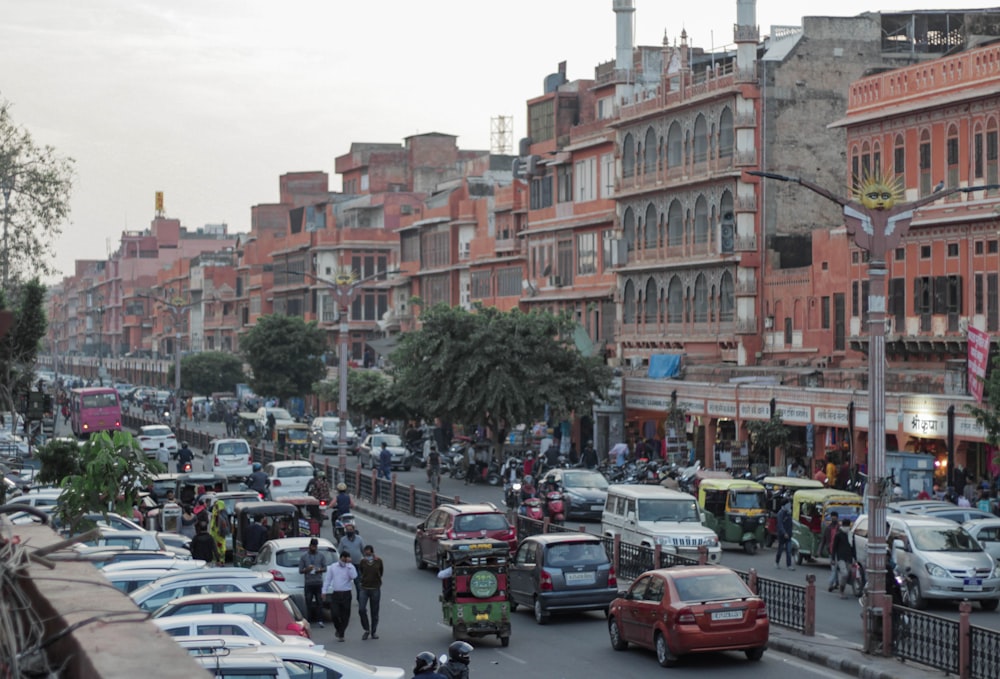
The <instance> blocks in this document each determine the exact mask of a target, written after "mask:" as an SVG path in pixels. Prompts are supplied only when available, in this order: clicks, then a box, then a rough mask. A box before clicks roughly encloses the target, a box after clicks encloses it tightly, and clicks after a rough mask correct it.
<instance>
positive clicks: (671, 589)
mask: <svg viewBox="0 0 1000 679" xmlns="http://www.w3.org/2000/svg"><path fill="white" fill-rule="evenodd" d="M608 633H609V636H610V637H611V647H612V648H613V649H615V650H616V651H624V650H625V649H627V648H628V645H629V644H635V645H636V646H641V647H643V648H649V649H653V650H654V651H655V652H656V660H657V662H659V663H660V665H661V666H663V667H671V666H673V665H675V664H677V661H678V659H679V658H680V656H682V655H687V654H690V653H701V652H706V651H725V650H733V651H743V652H744V653H745V654H746V657H747V659H748V660H760V659H761V658H762V657H763V656H764V650H765V649H766V648H767V640H768V635H769V633H770V625H769V620H768V617H767V607H766V606H765V605H764V600H763V599H761V598H760V597H759V596H757V595H756V594H754V593H753V592H752V591H750V588H749V587H747V585H746V583H745V582H743V579H742V578H741V577H740V576H739V575H738V574H737V573H735V572H734V571H732V570H730V569H728V568H726V567H725V566H718V565H706V566H673V567H672V568H664V569H660V570H653V571H647V572H645V573H643V574H642V575H640V576H639V578H638V579H637V580H636V581H635V582H634V583H633V584H632V586H631V587H630V588H629V589H628V591H627V592H624V593H623V594H622V596H620V597H619V598H617V599H615V600H614V601H613V602H612V603H611V610H610V612H609V613H608Z"/></svg>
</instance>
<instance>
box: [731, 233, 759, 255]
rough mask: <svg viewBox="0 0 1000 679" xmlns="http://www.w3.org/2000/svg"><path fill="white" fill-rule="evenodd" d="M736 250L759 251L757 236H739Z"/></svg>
mask: <svg viewBox="0 0 1000 679" xmlns="http://www.w3.org/2000/svg"><path fill="white" fill-rule="evenodd" d="M735 249H736V252H757V236H756V235H753V234H751V235H749V236H737V237H736V248H735Z"/></svg>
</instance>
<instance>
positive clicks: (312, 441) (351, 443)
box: [309, 417, 358, 453]
mask: <svg viewBox="0 0 1000 679" xmlns="http://www.w3.org/2000/svg"><path fill="white" fill-rule="evenodd" d="M346 426H347V432H346V433H347V450H348V451H349V452H352V453H353V452H357V448H358V434H357V432H355V431H354V425H353V424H351V423H350V422H348V423H347V425H346ZM339 439H340V418H339V417H317V418H315V419H314V420H313V421H312V424H310V425H309V445H310V446H311V447H312V449H313V451H314V452H317V453H335V452H337V449H338V445H339Z"/></svg>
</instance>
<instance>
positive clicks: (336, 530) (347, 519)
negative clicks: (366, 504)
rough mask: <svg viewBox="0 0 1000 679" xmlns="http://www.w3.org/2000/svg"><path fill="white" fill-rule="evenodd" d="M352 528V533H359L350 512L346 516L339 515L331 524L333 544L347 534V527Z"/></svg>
mask: <svg viewBox="0 0 1000 679" xmlns="http://www.w3.org/2000/svg"><path fill="white" fill-rule="evenodd" d="M349 525H350V526H354V532H355V533H360V532H361V531H359V530H358V526H357V523H355V519H354V514H351V513H350V512H348V513H346V514H341V515H340V516H338V517H337V519H336V520H335V521H334V522H333V539H334V541H335V542H339V541H340V538H342V537H344V535H346V534H347V526H349Z"/></svg>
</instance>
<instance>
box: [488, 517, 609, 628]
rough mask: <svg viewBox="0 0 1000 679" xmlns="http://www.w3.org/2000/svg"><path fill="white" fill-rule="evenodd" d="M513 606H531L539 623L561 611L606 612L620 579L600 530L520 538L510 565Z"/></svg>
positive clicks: (511, 601) (509, 589)
mask: <svg viewBox="0 0 1000 679" xmlns="http://www.w3.org/2000/svg"><path fill="white" fill-rule="evenodd" d="M507 591H508V595H509V596H510V607H511V610H516V609H517V607H518V606H519V605H520V606H528V607H530V608H532V610H533V611H534V615H535V622H537V623H538V624H539V625H543V624H545V622H546V621H547V620H548V618H549V615H550V614H551V613H555V612H562V611H604V612H605V613H607V611H608V607H609V606H610V605H611V602H612V601H614V600H615V599H616V598H617V597H618V580H617V579H616V578H615V570H614V568H612V566H611V560H610V559H608V555H607V553H606V552H605V551H604V543H603V542H602V541H601V538H600V537H598V536H597V535H588V534H586V533H548V534H544V535H532V536H531V537H528V538H525V539H524V540H522V541H521V544H520V545H518V547H517V553H516V554H515V555H514V559H513V561H512V562H511V564H510V567H509V568H508V570H507Z"/></svg>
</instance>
